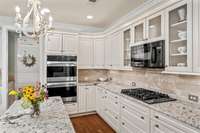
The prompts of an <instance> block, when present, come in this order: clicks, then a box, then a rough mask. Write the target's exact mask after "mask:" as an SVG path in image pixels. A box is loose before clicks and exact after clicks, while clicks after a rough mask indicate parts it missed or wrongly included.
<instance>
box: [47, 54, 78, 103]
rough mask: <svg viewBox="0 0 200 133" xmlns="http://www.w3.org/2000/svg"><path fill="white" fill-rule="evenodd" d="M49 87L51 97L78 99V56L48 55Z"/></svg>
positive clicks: (69, 99) (67, 99) (73, 100)
mask: <svg viewBox="0 0 200 133" xmlns="http://www.w3.org/2000/svg"><path fill="white" fill-rule="evenodd" d="M47 89H48V94H49V96H50V97H51V96H61V97H62V99H63V102H76V101H77V56H63V55H49V56H47Z"/></svg>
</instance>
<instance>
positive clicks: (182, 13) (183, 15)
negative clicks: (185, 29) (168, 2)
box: [178, 8, 186, 21]
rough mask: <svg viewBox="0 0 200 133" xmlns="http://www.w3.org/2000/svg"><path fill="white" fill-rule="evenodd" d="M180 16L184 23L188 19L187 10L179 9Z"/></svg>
mask: <svg viewBox="0 0 200 133" xmlns="http://www.w3.org/2000/svg"><path fill="white" fill-rule="evenodd" d="M178 16H179V21H184V20H185V19H186V10H185V8H180V9H178Z"/></svg>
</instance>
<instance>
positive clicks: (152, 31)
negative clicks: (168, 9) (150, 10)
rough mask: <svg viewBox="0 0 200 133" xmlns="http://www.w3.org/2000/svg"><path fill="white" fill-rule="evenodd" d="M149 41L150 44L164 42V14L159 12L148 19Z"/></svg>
mask: <svg viewBox="0 0 200 133" xmlns="http://www.w3.org/2000/svg"><path fill="white" fill-rule="evenodd" d="M146 25H147V26H146V27H147V28H146V31H147V33H146V34H147V35H146V36H147V39H148V41H149V42H154V41H157V40H164V12H158V13H156V14H153V15H152V16H150V17H148V18H147V19H146Z"/></svg>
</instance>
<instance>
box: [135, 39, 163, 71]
mask: <svg viewBox="0 0 200 133" xmlns="http://www.w3.org/2000/svg"><path fill="white" fill-rule="evenodd" d="M131 66H132V67H144V68H164V67H165V41H164V40H162V41H157V42H152V43H147V44H142V45H137V46H131Z"/></svg>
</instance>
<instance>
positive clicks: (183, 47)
mask: <svg viewBox="0 0 200 133" xmlns="http://www.w3.org/2000/svg"><path fill="white" fill-rule="evenodd" d="M192 48H193V41H192V0H182V1H181V2H179V3H177V4H175V5H172V6H170V7H169V8H168V9H167V10H166V55H165V57H166V69H165V70H166V71H168V72H192V71H193V70H192V67H193V62H192V61H193V58H192V57H193V55H192Z"/></svg>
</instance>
